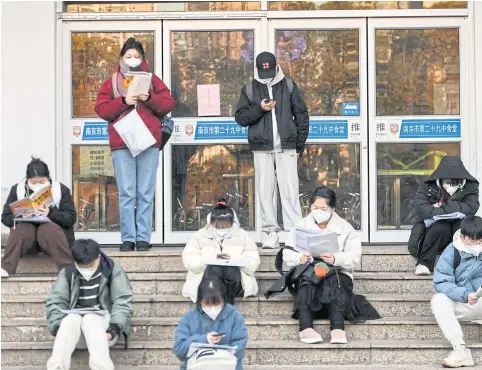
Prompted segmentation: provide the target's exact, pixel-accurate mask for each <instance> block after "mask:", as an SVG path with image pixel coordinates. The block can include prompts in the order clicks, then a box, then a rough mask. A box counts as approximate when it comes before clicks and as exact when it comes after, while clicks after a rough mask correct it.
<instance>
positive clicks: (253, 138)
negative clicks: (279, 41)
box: [235, 78, 310, 153]
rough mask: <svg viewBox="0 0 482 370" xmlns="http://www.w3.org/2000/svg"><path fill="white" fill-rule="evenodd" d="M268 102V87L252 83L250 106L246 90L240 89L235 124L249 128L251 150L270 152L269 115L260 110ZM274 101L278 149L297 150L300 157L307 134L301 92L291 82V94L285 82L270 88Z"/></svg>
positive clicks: (307, 117) (271, 120)
mask: <svg viewBox="0 0 482 370" xmlns="http://www.w3.org/2000/svg"><path fill="white" fill-rule="evenodd" d="M264 99H268V100H269V99H270V97H269V92H268V86H266V85H264V84H262V83H260V82H259V81H256V80H254V81H253V101H252V102H250V101H249V99H248V95H247V93H246V86H244V87H243V88H242V89H241V96H240V97H239V102H238V109H237V110H236V115H235V117H236V122H237V123H238V124H239V125H241V126H247V127H249V130H248V141H249V146H250V149H251V150H273V147H274V143H273V119H272V116H271V112H265V111H264V110H263V109H262V108H261V101H262V100H264ZM273 99H274V100H276V108H275V113H276V120H277V123H278V132H279V136H280V140H281V149H296V151H297V152H298V153H303V150H304V148H305V142H306V139H307V138H308V133H309V130H310V117H309V115H308V109H307V108H306V104H305V102H304V101H303V97H302V96H301V92H300V89H299V88H298V87H297V86H296V84H295V83H294V82H293V92H292V93H291V94H290V91H289V89H288V84H287V83H286V79H284V78H283V79H282V80H281V81H280V82H279V83H277V84H276V85H274V86H273Z"/></svg>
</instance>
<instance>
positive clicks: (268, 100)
mask: <svg viewBox="0 0 482 370" xmlns="http://www.w3.org/2000/svg"><path fill="white" fill-rule="evenodd" d="M264 101H265V102H266V103H265V104H272V103H273V102H274V99H264Z"/></svg>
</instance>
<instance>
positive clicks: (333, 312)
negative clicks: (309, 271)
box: [297, 274, 353, 331]
mask: <svg viewBox="0 0 482 370" xmlns="http://www.w3.org/2000/svg"><path fill="white" fill-rule="evenodd" d="M338 278H339V279H340V282H342V283H343V284H341V288H337V289H344V288H343V286H345V287H347V288H348V290H349V291H348V292H346V291H343V292H340V294H348V295H351V294H353V281H352V280H351V279H350V277H349V276H347V275H345V274H338ZM328 279H335V280H336V279H337V276H336V275H331V276H329V277H328V278H326V279H325V282H326V281H327V280H328ZM337 287H338V284H337ZM309 290H310V285H309V284H304V285H301V286H300V287H299V288H298V291H297V297H299V298H300V299H298V316H299V324H300V331H303V330H305V329H308V328H313V319H314V316H315V315H316V313H315V312H313V310H312V309H311V308H310V305H309V302H307V301H306V299H303V298H304V297H306V296H307V295H309ZM340 302H343V303H340ZM348 305H349V300H346V299H341V300H336V299H335V300H334V301H333V302H332V303H330V304H327V305H325V306H326V307H324V310H326V312H327V313H328V319H329V320H330V328H331V330H335V329H341V330H345V312H346V310H347V309H348Z"/></svg>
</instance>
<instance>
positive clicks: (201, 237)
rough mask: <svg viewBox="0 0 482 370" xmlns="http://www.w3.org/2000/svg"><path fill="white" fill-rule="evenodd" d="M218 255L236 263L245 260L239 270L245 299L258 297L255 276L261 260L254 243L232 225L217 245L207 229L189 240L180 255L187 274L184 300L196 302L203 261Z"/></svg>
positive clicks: (246, 234)
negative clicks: (228, 257)
mask: <svg viewBox="0 0 482 370" xmlns="http://www.w3.org/2000/svg"><path fill="white" fill-rule="evenodd" d="M221 253H226V254H228V255H229V256H230V257H231V258H232V259H235V260H244V263H245V267H244V268H243V269H241V278H242V284H243V290H244V296H245V297H250V296H256V295H257V294H258V283H257V282H256V278H255V277H254V273H255V271H256V270H257V269H258V267H259V262H260V260H259V253H258V248H257V246H256V244H255V243H254V241H253V240H252V239H251V238H250V237H249V236H248V233H247V232H246V231H244V230H243V229H241V228H240V227H239V226H238V225H237V224H233V227H232V229H231V230H230V231H229V233H228V234H227V235H226V236H225V237H224V239H223V240H222V241H220V240H219V239H218V238H217V237H215V236H214V235H213V233H212V228H211V227H210V226H209V225H208V226H206V227H204V228H202V229H201V230H199V231H198V232H197V233H196V234H194V235H193V236H192V238H191V239H190V240H189V242H188V243H187V244H186V247H185V248H184V250H183V252H182V262H183V264H184V267H185V268H186V269H187V271H188V273H187V278H186V283H185V284H184V287H183V288H182V295H183V296H184V297H189V298H191V300H192V301H193V302H196V299H197V289H198V287H199V284H200V283H201V280H202V277H203V274H204V270H205V269H206V261H209V260H213V259H215V258H216V255H218V254H221Z"/></svg>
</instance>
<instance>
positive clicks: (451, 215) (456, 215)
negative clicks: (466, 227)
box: [424, 212, 465, 227]
mask: <svg viewBox="0 0 482 370" xmlns="http://www.w3.org/2000/svg"><path fill="white" fill-rule="evenodd" d="M462 218H465V215H464V214H463V213H460V212H454V213H447V214H445V215H438V216H433V217H432V218H428V219H426V220H424V223H425V227H429V226H430V225H432V224H433V223H434V222H437V221H440V220H459V219H462Z"/></svg>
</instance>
